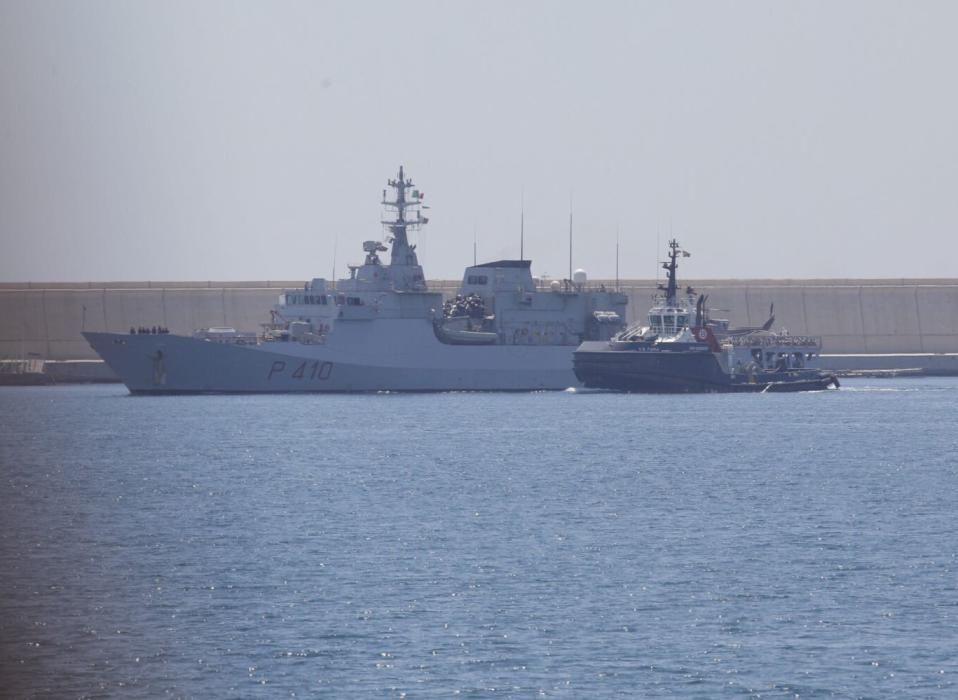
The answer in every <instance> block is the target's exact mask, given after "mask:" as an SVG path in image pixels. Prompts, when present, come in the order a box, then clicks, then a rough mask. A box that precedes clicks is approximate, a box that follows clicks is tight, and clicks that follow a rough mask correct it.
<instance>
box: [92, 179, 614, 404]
mask: <svg viewBox="0 0 958 700" xmlns="http://www.w3.org/2000/svg"><path fill="white" fill-rule="evenodd" d="M388 186H389V188H391V189H392V192H393V194H392V196H387V192H388V190H384V191H383V199H382V204H383V205H384V207H385V208H386V211H387V212H388V213H387V217H386V218H385V219H384V220H383V221H382V224H383V225H384V226H385V228H386V232H387V236H386V238H385V240H384V241H379V240H367V241H365V242H364V243H363V252H364V253H365V258H364V260H363V263H362V264H361V265H350V266H349V277H348V278H346V279H342V280H339V281H337V282H335V284H332V283H328V282H327V281H326V280H325V279H322V278H315V279H313V280H311V281H310V282H307V283H306V284H304V285H303V287H302V288H301V289H287V290H284V291H283V294H282V295H281V296H280V299H279V301H278V303H277V304H276V305H275V306H274V307H273V309H272V312H271V318H270V320H269V322H268V323H265V324H264V327H263V330H262V331H261V332H259V333H255V332H248V331H246V332H240V331H235V330H233V329H226V328H217V329H205V330H201V331H198V332H196V333H194V334H193V335H192V336H183V335H176V334H164V335H152V334H147V335H143V334H130V335H127V334H121V333H85V334H84V335H85V337H86V338H87V340H88V341H89V342H90V344H91V345H92V346H93V348H94V349H95V350H96V351H97V352H98V353H99V354H100V356H101V357H102V358H103V359H104V360H105V361H106V362H107V364H108V365H109V366H110V367H111V368H112V369H113V370H114V371H115V372H116V373H117V374H118V375H119V376H120V378H121V379H122V380H123V382H124V383H125V384H126V385H127V387H128V388H129V389H130V391H132V392H134V393H188V392H264V391H265V392H287V391H320V392H321V391H345V392H348V391H447V390H476V391H482V390H535V389H564V388H566V387H570V386H576V385H578V384H579V382H578V380H577V379H576V377H575V374H574V373H573V370H572V352H573V351H574V349H575V348H576V346H578V345H579V343H581V342H582V341H583V340H608V339H610V338H611V337H612V336H614V335H615V334H616V333H618V332H619V331H621V329H622V328H623V326H624V323H623V319H624V318H625V307H626V302H627V299H626V296H625V295H624V294H621V293H619V292H617V291H613V290H606V289H605V288H602V287H600V288H598V289H594V288H590V287H589V286H588V284H587V280H586V278H585V276H584V274H582V275H578V274H577V276H576V278H575V279H572V280H563V281H561V282H559V281H554V282H552V283H551V284H550V285H549V286H547V287H542V285H540V284H537V282H536V280H535V279H534V278H533V277H532V272H531V263H530V261H528V260H499V261H496V262H489V263H483V264H477V265H473V266H471V267H468V268H467V269H466V271H465V273H464V275H463V279H462V285H461V288H460V291H459V294H458V295H457V296H456V297H455V298H454V299H449V300H444V299H443V296H442V294H441V293H439V292H434V291H431V290H430V289H429V288H428V285H427V283H426V280H425V276H424V273H423V269H422V267H421V266H420V264H419V260H418V257H417V254H416V246H415V244H413V243H411V242H410V240H409V233H410V232H411V231H416V230H418V229H419V228H421V227H422V226H425V225H426V224H427V223H428V221H429V219H428V218H427V217H426V216H424V215H423V209H425V208H426V206H425V205H424V204H423V194H422V192H421V191H420V190H418V189H417V188H416V187H415V185H414V184H413V182H412V179H411V178H408V177H407V176H406V174H405V171H404V169H403V168H401V167H400V169H399V175H398V177H397V178H395V179H390V180H389V181H388ZM386 252H389V262H388V263H385V262H384V261H383V259H382V258H381V254H383V253H386Z"/></svg>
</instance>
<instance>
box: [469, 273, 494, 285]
mask: <svg viewBox="0 0 958 700" xmlns="http://www.w3.org/2000/svg"><path fill="white" fill-rule="evenodd" d="M466 284H489V278H488V277H487V276H486V275H469V276H468V277H466Z"/></svg>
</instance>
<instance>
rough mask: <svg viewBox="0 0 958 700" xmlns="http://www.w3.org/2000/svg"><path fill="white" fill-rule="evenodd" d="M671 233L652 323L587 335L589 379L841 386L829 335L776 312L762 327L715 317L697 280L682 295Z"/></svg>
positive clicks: (668, 387)
mask: <svg viewBox="0 0 958 700" xmlns="http://www.w3.org/2000/svg"><path fill="white" fill-rule="evenodd" d="M680 255H682V256H684V257H689V253H687V252H686V251H684V250H682V249H681V247H680V246H679V243H678V241H676V240H675V239H672V240H671V241H669V252H668V258H669V259H668V261H667V262H663V263H662V267H663V268H664V269H665V272H666V276H667V281H666V284H665V285H664V286H662V285H660V286H659V294H658V295H657V297H656V299H655V302H654V304H653V306H652V308H651V309H650V310H649V315H648V324H647V325H644V324H637V325H635V326H631V327H629V328H627V329H626V330H624V331H622V332H621V333H619V334H617V335H615V336H613V337H612V338H611V339H610V340H608V341H604V342H603V341H586V342H583V343H582V344H581V345H580V346H579V347H578V348H577V349H576V351H575V354H574V357H573V367H574V370H575V374H576V376H577V377H578V378H579V381H581V382H582V383H583V384H584V385H585V386H586V387H589V388H593V389H610V390H614V391H627V392H643V393H718V392H725V393H728V392H766V391H770V392H771V391H774V392H778V391H820V390H824V389H828V388H830V387H835V388H836V389H837V388H838V386H839V382H838V379H837V378H836V377H835V376H834V375H832V374H828V373H826V372H823V371H822V370H820V369H818V368H817V361H818V358H819V356H820V354H821V339H820V338H814V337H808V336H793V335H789V334H788V332H787V331H778V332H773V331H772V330H771V326H772V323H773V322H774V318H775V317H774V316H771V317H770V318H769V320H768V321H767V322H766V323H765V324H764V325H762V326H761V327H758V328H730V327H729V324H728V321H724V320H718V319H715V320H712V319H710V318H709V317H708V310H707V308H706V301H707V299H708V297H707V296H705V295H697V294H696V292H695V290H694V289H692V288H691V287H688V288H687V289H686V294H685V297H686V298H685V299H680V298H679V286H678V282H677V279H676V270H677V269H678V262H677V259H678V257H679V256H680Z"/></svg>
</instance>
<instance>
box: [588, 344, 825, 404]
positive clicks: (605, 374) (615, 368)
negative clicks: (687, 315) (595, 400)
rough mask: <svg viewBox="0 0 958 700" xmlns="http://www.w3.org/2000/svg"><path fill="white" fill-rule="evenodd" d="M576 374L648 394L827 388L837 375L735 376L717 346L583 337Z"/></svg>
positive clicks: (595, 385)
mask: <svg viewBox="0 0 958 700" xmlns="http://www.w3.org/2000/svg"><path fill="white" fill-rule="evenodd" d="M573 366H574V370H575V374H576V376H577V377H578V379H579V381H581V382H582V383H583V385H584V386H586V387H588V388H590V389H606V390H611V391H624V392H634V393H648V394H691V393H752V392H756V393H757V392H792V391H822V390H825V389H828V388H829V387H831V386H834V387H836V388H837V387H838V385H839V384H838V380H837V379H836V378H835V377H834V376H833V375H830V374H827V373H824V372H820V371H818V370H805V371H786V372H762V373H758V374H757V375H754V376H752V377H751V378H750V379H748V380H741V381H738V380H735V381H733V379H732V377H731V375H730V374H729V373H728V372H727V371H726V369H725V368H724V367H723V366H722V363H721V362H720V361H719V356H718V355H717V354H716V353H713V352H699V351H694V352H692V351H690V352H672V351H644V352H643V351H635V350H613V349H610V348H609V345H608V343H599V342H592V343H588V342H587V343H583V344H582V345H581V346H580V347H579V348H578V349H577V350H576V352H575V355H574V360H573Z"/></svg>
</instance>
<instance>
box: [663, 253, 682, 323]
mask: <svg viewBox="0 0 958 700" xmlns="http://www.w3.org/2000/svg"><path fill="white" fill-rule="evenodd" d="M678 256H679V242H678V241H677V240H675V239H674V238H673V239H672V240H670V241H669V261H668V262H664V263H662V267H663V268H665V274H666V276H667V277H668V285H667V286H666V289H665V303H666V304H667V305H668V306H675V296H676V292H677V290H678V283H677V282H676V281H675V270H676V268H677V267H678V263H677V262H675V259H676V258H677V257H678Z"/></svg>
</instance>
